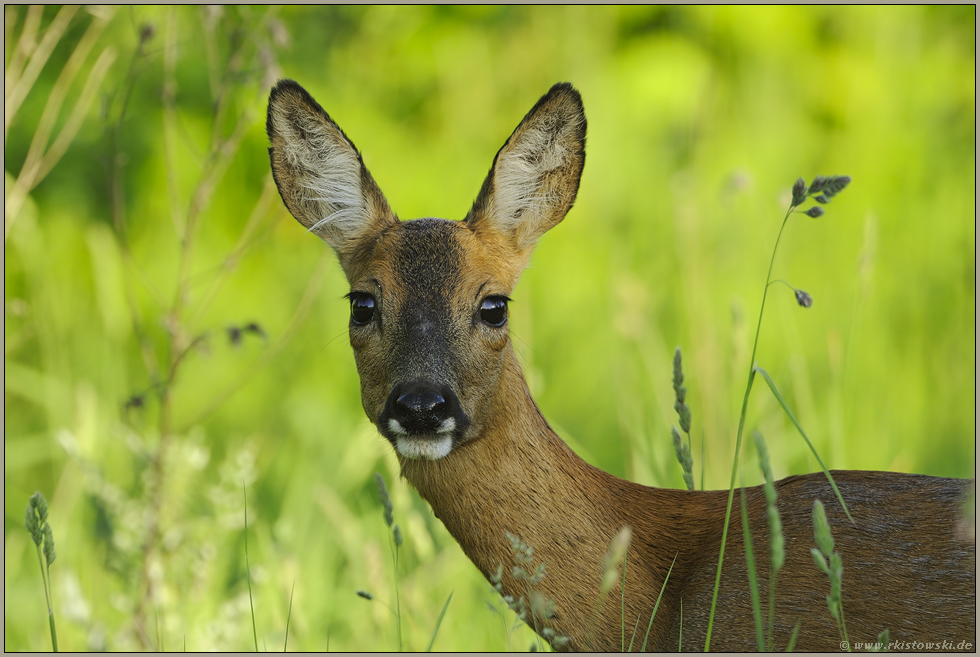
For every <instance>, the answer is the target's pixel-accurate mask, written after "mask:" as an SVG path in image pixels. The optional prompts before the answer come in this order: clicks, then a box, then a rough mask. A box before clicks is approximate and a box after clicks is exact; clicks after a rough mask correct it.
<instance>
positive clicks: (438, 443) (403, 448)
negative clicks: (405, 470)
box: [395, 434, 453, 461]
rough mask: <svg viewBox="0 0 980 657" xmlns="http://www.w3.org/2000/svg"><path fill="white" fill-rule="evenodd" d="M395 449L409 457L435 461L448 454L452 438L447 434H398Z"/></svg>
mask: <svg viewBox="0 0 980 657" xmlns="http://www.w3.org/2000/svg"><path fill="white" fill-rule="evenodd" d="M395 449H397V450H398V453H399V454H401V455H402V456H404V457H406V458H410V459H426V460H428V461H435V460H436V459H441V458H442V457H444V456H446V455H448V454H449V452H451V451H452V449H453V439H452V438H451V437H450V436H449V435H448V434H444V435H440V434H435V435H433V436H426V437H424V438H423V437H417V436H398V439H397V440H396V441H395Z"/></svg>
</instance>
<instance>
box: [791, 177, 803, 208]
mask: <svg viewBox="0 0 980 657" xmlns="http://www.w3.org/2000/svg"><path fill="white" fill-rule="evenodd" d="M805 200H806V183H805V182H803V179H802V178H797V179H796V182H795V183H794V184H793V205H794V206H797V205H799V204H800V203H802V202H803V201H805Z"/></svg>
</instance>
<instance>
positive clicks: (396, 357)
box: [267, 80, 586, 460]
mask: <svg viewBox="0 0 980 657" xmlns="http://www.w3.org/2000/svg"><path fill="white" fill-rule="evenodd" d="M585 129H586V121H585V114H584V111H583V109H582V101H581V98H580V96H579V94H578V92H577V91H575V90H574V89H573V88H572V86H571V85H570V84H567V83H564V84H557V85H555V86H554V87H552V88H551V90H550V91H549V92H548V93H547V94H545V95H544V96H543V97H542V98H541V99H540V100H539V101H538V102H537V104H536V105H535V106H534V108H532V109H531V111H530V112H528V114H527V116H525V117H524V120H523V121H521V123H520V125H518V126H517V129H516V130H515V131H514V133H513V134H512V135H511V136H510V138H509V139H508V140H507V141H506V143H505V144H504V145H503V147H502V148H501V149H500V151H499V152H498V153H497V155H496V157H495V158H494V161H493V165H492V166H491V168H490V173H489V174H488V175H487V178H486V180H485V181H484V183H483V186H482V187H481V189H480V191H479V194H478V195H477V198H476V201H475V202H474V204H473V207H472V208H471V209H470V211H469V213H468V214H467V215H466V218H465V219H463V220H462V221H448V220H444V219H432V218H425V219H416V220H413V221H404V222H402V221H399V220H398V218H397V217H396V216H395V214H394V213H393V212H392V211H391V209H390V207H389V205H388V202H387V200H386V199H385V197H384V195H383V194H382V193H381V190H380V189H379V188H378V185H377V183H375V181H374V179H373V178H372V177H371V174H370V173H369V172H368V170H367V167H365V166H364V160H363V159H362V157H361V154H360V153H359V152H358V151H357V149H356V148H355V147H354V144H353V143H352V142H351V140H350V139H348V138H347V136H346V135H345V134H344V133H343V131H342V130H341V129H340V128H339V127H338V126H337V124H336V123H334V121H333V120H332V119H331V118H330V116H329V115H328V114H327V113H326V112H325V111H324V110H323V108H322V107H320V105H318V104H317V103H316V101H315V100H313V98H312V97H311V96H310V95H309V94H308V93H307V92H306V91H305V90H304V89H303V88H302V87H300V86H299V85H298V84H296V83H295V82H293V81H291V80H282V81H280V82H279V83H278V84H277V85H276V86H275V88H273V90H272V93H271V96H270V99H269V114H268V121H267V130H268V133H269V139H270V141H271V143H272V147H271V148H270V149H269V155H270V158H271V161H272V172H273V176H274V177H275V181H276V184H277V185H278V187H279V193H280V194H281V196H282V199H283V201H284V202H285V203H286V207H287V208H289V211H290V212H291V213H292V215H293V216H294V217H296V219H297V220H299V222H300V223H301V224H303V225H304V226H306V227H307V229H308V230H309V231H311V232H314V233H316V234H317V235H319V236H320V237H321V238H322V239H323V240H324V241H325V242H327V243H328V244H329V245H330V246H331V247H333V249H334V250H335V251H336V252H337V256H338V258H339V259H340V264H341V266H342V267H343V270H344V273H345V274H346V276H347V280H348V282H349V283H350V293H349V294H348V298H349V299H350V308H351V315H350V342H351V346H352V347H353V349H354V355H355V360H356V362H357V370H358V374H359V375H360V379H361V403H362V405H363V407H364V411H365V413H367V416H368V418H370V420H371V421H372V422H373V423H374V424H375V425H376V426H377V428H378V430H379V431H380V432H381V434H382V435H383V436H384V437H385V438H387V439H388V440H389V441H390V442H391V443H392V445H393V446H394V447H395V449H396V450H397V452H398V454H400V455H401V456H402V457H404V458H408V459H430V460H435V459H440V458H443V457H445V456H447V455H449V454H450V453H451V452H452V451H453V450H455V449H457V448H458V447H460V446H461V445H464V444H465V443H467V442H469V441H472V440H475V439H477V438H479V437H480V436H481V435H482V434H483V432H484V431H485V429H486V427H487V426H488V425H490V424H492V423H493V422H494V419H495V417H497V416H498V414H501V413H507V411H508V409H507V408H506V403H505V402H504V401H503V400H504V399H506V397H507V395H506V394H505V393H506V391H502V390H501V387H502V386H507V385H515V384H514V382H513V381H506V382H505V381H504V380H503V379H502V377H501V372H502V371H503V370H504V364H505V362H506V361H507V360H508V359H511V360H513V359H514V356H513V351H512V348H511V344H510V336H509V327H508V322H507V302H508V300H509V295H510V294H511V291H512V290H513V289H514V286H515V285H516V284H517V280H518V278H519V277H520V274H521V272H522V271H523V269H524V268H525V266H526V265H527V262H528V259H529V257H530V255H531V251H532V250H533V248H534V245H535V242H536V241H537V239H538V238H539V237H540V236H541V235H542V234H544V233H545V232H546V231H547V230H548V229H550V228H551V227H553V226H555V225H556V224H557V223H558V222H560V221H561V220H562V219H563V218H564V217H565V214H566V213H567V212H568V210H569V209H570V208H571V207H572V203H573V202H574V201H575V196H576V193H577V191H578V185H579V179H580V178H581V175H582V167H583V166H584V164H585V150H584V149H585Z"/></svg>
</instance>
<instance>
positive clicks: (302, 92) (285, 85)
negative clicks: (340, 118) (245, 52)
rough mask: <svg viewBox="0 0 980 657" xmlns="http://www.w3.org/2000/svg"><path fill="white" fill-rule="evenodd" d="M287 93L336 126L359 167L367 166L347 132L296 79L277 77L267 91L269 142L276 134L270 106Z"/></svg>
mask: <svg viewBox="0 0 980 657" xmlns="http://www.w3.org/2000/svg"><path fill="white" fill-rule="evenodd" d="M288 95H293V96H294V97H296V98H298V99H299V100H300V101H302V102H303V103H304V104H305V105H306V106H307V107H309V108H310V109H311V110H313V111H314V112H316V113H318V114H320V115H321V116H322V117H323V118H325V119H326V120H327V121H328V122H329V123H330V125H332V126H333V127H334V128H336V129H337V132H339V133H340V135H341V136H342V137H343V138H344V139H346V140H347V143H348V144H350V145H351V148H353V149H354V153H356V154H357V161H358V163H359V164H360V165H361V169H366V168H367V167H365V166H364V158H363V157H361V151H360V149H359V148H358V147H357V145H356V144H355V143H354V141H353V140H352V139H351V138H350V137H348V136H347V133H346V132H344V130H343V128H341V127H340V126H339V125H338V124H337V122H336V121H334V120H333V119H332V118H331V117H330V114H328V113H327V111H326V110H325V109H323V106H322V105H320V103H318V102H316V99H315V98H313V96H311V95H310V92H309V91H307V90H306V89H304V88H303V87H302V86H301V85H300V84H299V83H298V82H296V80H291V79H289V78H281V79H279V81H277V82H276V83H275V84H274V85H273V86H272V89H271V90H270V91H269V104H268V105H267V106H266V107H267V109H266V113H265V134H266V136H267V137H268V138H269V143H273V144H274V143H275V139H276V136H277V133H276V129H275V126H274V125H273V121H272V107H273V105H275V104H276V103H278V102H279V100H280V98H282V97H283V96H288ZM274 148H275V146H270V147H269V158H270V160H271V158H272V152H273V149H274ZM273 174H275V167H273ZM273 177H275V175H273ZM276 183H277V184H278V181H276Z"/></svg>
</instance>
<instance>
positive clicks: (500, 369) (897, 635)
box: [266, 80, 976, 650]
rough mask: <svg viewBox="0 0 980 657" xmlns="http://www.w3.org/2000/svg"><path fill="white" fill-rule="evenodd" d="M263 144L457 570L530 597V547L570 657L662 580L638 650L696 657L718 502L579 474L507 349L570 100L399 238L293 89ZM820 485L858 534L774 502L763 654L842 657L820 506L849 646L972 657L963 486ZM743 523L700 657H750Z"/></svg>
mask: <svg viewBox="0 0 980 657" xmlns="http://www.w3.org/2000/svg"><path fill="white" fill-rule="evenodd" d="M266 127H267V130H268V134H269V139H270V141H271V143H272V147H271V148H270V149H269V155H270V159H271V162H272V172H273V175H274V177H275V181H276V184H277V185H278V187H279V193H280V194H281V196H282V199H283V201H284V202H285V204H286V207H287V208H288V209H289V211H290V212H291V213H292V215H293V216H294V217H295V218H296V219H298V220H299V222H300V223H301V224H303V225H304V226H306V227H307V228H308V229H309V230H310V231H311V232H313V233H316V234H317V235H319V236H320V237H321V238H322V239H323V240H325V241H326V242H327V243H328V244H329V245H330V246H331V247H333V249H334V250H335V251H336V253H337V256H338V257H339V259H340V264H341V266H342V268H343V270H344V273H345V274H346V276H347V280H348V281H349V283H350V294H349V295H348V298H349V300H350V327H349V328H350V342H351V346H352V347H353V349H354V356H355V360H356V363H357V371H358V374H359V375H360V379H361V401H362V404H363V407H364V411H365V412H366V413H367V416H368V418H370V420H371V422H373V423H374V424H375V425H376V426H377V429H378V431H379V432H380V433H381V435H382V436H384V437H385V438H387V439H388V441H390V442H391V444H392V446H393V447H394V449H395V451H396V452H397V454H398V459H399V461H400V463H401V472H402V475H403V476H404V477H405V478H406V479H407V480H408V481H409V483H410V484H411V485H412V486H413V487H415V489H416V490H417V491H418V492H419V494H420V495H421V496H422V497H423V498H424V499H425V500H426V501H427V502H428V503H429V504H430V505H431V507H432V511H433V513H435V515H436V516H437V517H438V518H439V519H440V520H441V521H442V522H443V523H445V525H446V528H447V529H448V530H449V532H450V533H451V534H452V535H453V536H454V537H455V539H456V540H457V541H458V542H459V544H460V547H462V549H463V551H464V552H465V553H466V555H467V556H468V557H469V558H470V559H471V560H472V561H473V563H474V564H475V565H476V566H477V568H479V569H480V571H482V573H483V574H484V576H486V577H488V578H489V577H492V576H493V574H494V573H495V572H497V569H498V566H500V565H503V566H504V570H503V573H504V576H503V587H502V588H503V591H504V592H505V593H507V594H509V595H512V596H514V597H515V598H518V597H520V596H527V595H528V589H527V586H528V585H527V582H526V581H518V580H515V579H514V578H513V577H512V575H511V566H512V565H513V563H514V555H513V551H512V546H511V543H510V542H509V540H508V538H507V536H506V535H507V534H508V533H509V534H512V535H515V536H517V537H519V538H520V539H522V540H523V541H524V542H525V543H527V544H528V545H530V546H532V547H533V549H534V556H535V559H537V560H539V561H543V562H544V563H546V564H547V575H546V576H545V578H544V580H543V581H542V582H540V583H539V584H537V585H536V589H537V590H538V591H539V593H540V594H543V595H544V596H545V597H546V598H551V599H553V600H554V603H555V609H556V611H555V614H554V616H553V617H552V618H550V619H548V620H547V621H545V622H546V623H547V624H548V625H549V626H550V628H552V629H553V630H554V631H555V632H557V633H558V634H560V635H565V636H567V637H569V638H570V641H569V642H568V643H567V644H566V645H565V646H564V647H565V648H567V649H573V650H620V649H621V647H622V646H621V639H620V632H621V630H620V627H621V622H622V621H623V620H625V625H626V628H627V641H628V640H629V633H630V629H629V628H632V627H634V626H635V625H636V624H637V623H638V624H639V627H640V630H639V635H640V637H641V638H642V636H643V632H644V630H645V628H646V627H647V623H648V622H649V619H650V614H651V612H652V610H653V607H654V603H655V601H656V600H657V596H658V594H659V593H660V591H661V586H662V584H663V583H664V579H665V576H666V575H667V571H668V569H669V568H670V567H671V564H672V563H673V571H672V572H671V574H670V577H669V578H668V579H667V585H666V589H665V590H664V594H663V599H662V601H661V604H660V607H659V609H658V611H657V615H656V617H655V619H654V621H653V628H652V630H651V632H650V638H649V642H648V644H647V647H648V648H650V649H653V650H673V649H676V648H677V647H678V645H679V643H678V641H679V639H680V640H681V643H680V647H681V648H682V649H684V650H701V649H703V648H704V646H705V636H706V630H707V622H708V613H709V609H710V607H711V598H712V593H713V589H714V580H715V571H716V567H717V562H718V555H719V547H720V543H721V534H722V524H723V522H724V516H725V507H726V502H727V495H728V492H727V491H686V490H665V489H657V488H648V487H646V486H641V485H639V484H635V483H632V482H629V481H624V480H622V479H618V478H616V477H614V476H612V475H609V474H607V473H605V472H602V471H601V470H598V469H596V468H594V467H593V466H591V465H589V464H588V463H586V462H585V461H583V460H582V459H581V458H579V457H578V456H576V454H575V453H574V452H572V450H571V449H569V447H568V446H567V445H566V444H565V443H564V442H563V441H562V440H561V438H559V437H558V435H557V434H556V433H555V432H554V431H553V430H552V429H551V427H550V426H548V422H547V421H546V420H545V419H544V417H542V415H541V412H540V411H539V410H538V407H537V406H536V405H535V403H534V400H533V399H531V395H530V392H529V391H528V387H527V384H526V382H525V380H524V376H523V374H522V372H521V368H520V366H519V364H518V361H517V358H516V357H515V355H514V350H513V348H512V346H511V341H510V336H509V329H508V321H507V312H508V311H507V302H508V295H510V294H511V290H513V289H514V286H515V284H516V283H517V280H518V278H519V277H520V275H521V271H522V270H523V269H524V267H525V266H526V265H527V262H528V258H529V257H530V255H531V251H532V249H533V248H534V245H535V242H536V241H537V239H538V238H539V237H541V235H542V234H544V233H545V232H546V231H547V230H549V229H550V228H552V227H554V226H555V225H556V224H557V223H559V222H560V221H561V220H562V219H563V218H564V216H565V214H566V213H567V212H568V210H569V209H570V208H571V207H572V203H573V202H574V201H575V196H576V193H577V191H578V185H579V179H580V177H581V173H582V167H583V165H584V163H585V150H584V149H585V129H586V121H585V114H584V111H583V108H582V101H581V98H580V96H579V94H578V92H577V91H575V89H573V88H572V86H571V85H569V84H567V83H566V84H557V85H555V86H554V87H552V88H551V90H550V91H549V92H548V93H547V94H546V95H545V96H544V97H542V98H541V99H540V100H539V101H538V102H537V104H536V105H535V106H534V107H533V108H532V109H531V111H530V112H529V113H528V114H527V116H525V117H524V120H523V121H521V123H520V125H518V126H517V129H516V130H515V131H514V133H513V134H512V135H511V136H510V138H509V139H508V140H507V141H506V143H505V144H504V145H503V147H502V148H501V149H500V151H499V152H498V153H497V155H496V157H495V158H494V160H493V165H492V166H491V168H490V172H489V174H488V175H487V178H486V180H485V181H484V183H483V186H482V187H481V189H480V191H479V194H478V195H477V197H476V201H475V202H474V204H473V207H472V209H471V210H470V211H469V214H468V215H467V216H466V218H465V219H464V220H462V221H449V220H444V219H432V218H426V219H417V220H414V221H404V222H402V221H399V220H398V218H397V217H396V216H395V214H394V213H393V212H392V211H391V209H390V208H389V206H388V202H387V201H386V200H385V197H384V196H383V195H382V193H381V191H380V189H379V188H378V186H377V184H376V183H375V181H374V179H373V178H372V177H371V174H370V173H368V170H367V168H366V167H365V166H364V162H363V160H362V159H361V155H360V153H359V152H358V151H357V149H356V148H355V147H354V144H353V143H352V142H351V141H350V140H349V139H348V138H347V137H346V135H344V133H343V132H342V131H341V129H340V128H339V127H338V126H337V124H336V123H334V122H333V120H332V119H331V118H330V117H329V116H328V115H327V113H326V112H325V111H324V110H323V108H321V107H320V105H318V104H317V103H316V101H314V100H313V98H312V97H311V96H310V95H309V94H308V93H307V92H306V91H305V90H304V89H303V88H302V87H300V86H299V85H298V84H296V83H295V82H293V81H291V80H282V81H280V82H279V83H278V84H277V85H276V86H275V88H273V89H272V92H271V95H270V98H269V112H268V119H267V126H266ZM833 476H834V478H835V480H836V481H837V483H838V485H839V487H840V491H841V493H842V495H843V497H844V500H845V501H846V503H847V504H848V507H849V509H850V510H851V513H852V514H853V517H854V524H852V523H851V522H850V521H849V520H848V519H847V517H846V516H845V515H844V513H843V510H842V509H841V506H840V504H839V502H838V500H837V498H836V497H835V495H834V493H833V491H832V490H831V487H830V485H829V484H828V482H827V479H826V477H825V476H824V474H822V473H817V474H810V475H803V476H792V477H787V478H786V479H783V480H782V481H779V482H777V483H776V488H777V491H778V494H779V501H778V505H779V511H780V513H781V514H782V522H783V531H784V534H785V541H786V562H785V565H784V566H783V568H782V570H781V571H780V572H779V575H778V582H777V589H776V590H777V597H776V612H775V635H774V636H775V645H776V646H777V647H785V646H786V645H787V643H788V641H789V639H790V635H791V633H792V632H793V628H794V626H795V625H796V624H797V623H799V624H800V630H799V639H798V641H797V644H796V646H797V648H798V649H801V650H840V649H841V640H840V635H839V633H838V627H837V625H836V622H835V621H834V620H833V618H832V617H831V615H830V613H829V612H828V608H827V602H826V596H827V594H828V592H829V584H828V580H827V577H826V576H825V575H823V574H822V573H821V572H820V571H818V569H817V568H816V566H815V565H814V562H813V559H812V557H811V554H810V548H811V547H812V546H814V545H815V543H814V538H813V521H812V516H811V512H812V507H813V502H814V500H815V499H820V500H821V501H822V502H823V504H824V505H825V507H826V509H827V514H828V518H829V520H830V523H831V528H832V531H833V535H834V538H835V540H836V545H837V550H838V552H839V553H840V554H841V555H842V557H843V562H844V580H843V581H844V585H843V606H844V609H845V614H846V616H845V617H846V624H847V630H848V633H849V638H850V640H851V641H854V642H857V641H874V640H875V639H876V638H877V636H878V633H879V632H880V631H882V630H884V629H886V628H887V629H888V630H889V631H890V633H891V634H890V636H891V639H892V640H893V641H899V642H906V643H905V644H902V645H905V646H906V647H907V648H911V649H917V648H916V646H919V648H924V647H926V646H925V645H924V642H927V641H932V642H942V641H947V642H948V643H946V644H945V647H946V648H947V649H949V648H951V647H956V646H957V644H960V642H969V644H970V645H969V649H971V650H973V649H975V647H976V547H975V540H974V539H973V538H971V537H965V536H963V535H962V533H957V522H958V518H959V514H960V505H961V503H962V500H963V499H964V498H965V496H967V495H968V492H969V490H970V486H971V482H970V481H968V480H956V479H941V478H937V477H927V476H918V475H908V474H896V473H886V472H848V471H837V472H834V473H833ZM745 497H746V503H747V506H748V517H749V525H750V528H751V534H752V538H753V542H754V544H755V545H756V550H755V555H756V565H757V573H758V574H759V575H758V580H759V586H760V593H761V596H762V597H763V599H767V598H768V589H767V586H768V572H769V565H768V550H766V549H763V547H762V546H767V545H768V525H767V521H766V511H765V500H764V497H763V493H762V490H761V487H758V486H757V487H755V488H749V489H746V490H745ZM737 504H738V503H737V502H736V507H735V510H734V512H733V513H732V520H731V527H730V530H729V534H728V536H729V546H728V549H727V550H726V552H725V559H724V568H723V573H722V578H721V589H720V592H719V596H718V603H717V610H716V614H715V618H714V625H713V632H712V641H711V648H713V649H724V650H754V649H755V648H756V646H757V644H756V638H755V632H754V624H753V617H752V611H751V603H750V594H749V585H748V578H747V574H746V561H745V552H744V547H743V541H742V530H741V520H740V514H739V513H738V506H737ZM627 525H628V526H629V527H630V528H631V529H632V543H631V544H630V547H629V551H628V558H627V563H626V584H625V589H626V590H625V602H624V604H625V619H623V618H622V617H621V605H620V592H619V591H618V586H619V584H618V583H617V585H616V586H617V588H614V589H613V591H612V592H611V593H610V594H609V595H610V600H609V601H608V603H607V604H605V605H603V606H602V607H601V610H600V607H599V605H597V601H598V600H599V597H600V592H599V587H600V578H601V572H600V571H601V562H602V560H603V556H604V554H605V553H606V551H607V548H608V546H609V544H610V541H611V540H612V538H613V537H614V536H615V535H616V533H617V531H618V530H619V529H620V528H621V527H623V526H627ZM764 607H767V605H764ZM682 616H683V618H682ZM541 629H542V628H541V627H540V626H539V627H538V628H537V630H538V631H539V632H541ZM549 636H550V635H549ZM546 638H547V637H546ZM912 642H923V643H922V644H913V643H912ZM635 645H636V647H639V645H640V642H639V640H638V641H637V642H636V644H635ZM896 645H897V646H898V647H899V648H901V645H899V644H896ZM964 645H965V644H960V645H959V646H958V647H960V648H963V647H964ZM936 647H940V646H939V645H937V646H936Z"/></svg>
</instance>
